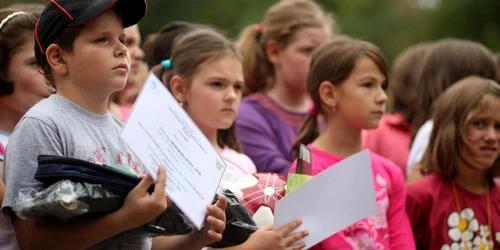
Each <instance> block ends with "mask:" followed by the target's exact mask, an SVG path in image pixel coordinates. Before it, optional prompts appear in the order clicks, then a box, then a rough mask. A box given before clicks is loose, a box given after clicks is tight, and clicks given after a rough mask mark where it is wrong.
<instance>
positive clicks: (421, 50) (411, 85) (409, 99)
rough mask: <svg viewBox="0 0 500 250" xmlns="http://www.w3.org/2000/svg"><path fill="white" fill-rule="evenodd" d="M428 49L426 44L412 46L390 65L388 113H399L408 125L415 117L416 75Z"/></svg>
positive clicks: (417, 82)
mask: <svg viewBox="0 0 500 250" xmlns="http://www.w3.org/2000/svg"><path fill="white" fill-rule="evenodd" d="M428 48H429V44H427V43H421V44H416V45H413V46H411V47H409V48H407V49H405V50H404V51H403V52H401V53H400V54H399V55H398V56H397V57H396V59H395V60H394V63H393V65H392V75H391V90H392V91H391V95H390V97H389V98H390V102H389V103H390V107H389V111H390V112H392V113H400V114H401V115H402V116H403V118H404V119H405V121H407V122H409V123H411V121H412V119H413V116H414V115H415V110H414V109H413V108H414V105H413V103H414V102H415V101H416V98H417V95H416V88H417V85H418V84H419V81H418V79H417V73H418V70H419V69H420V67H421V64H422V61H423V58H424V55H425V52H426V51H427V49H428Z"/></svg>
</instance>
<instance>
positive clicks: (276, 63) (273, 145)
mask: <svg viewBox="0 0 500 250" xmlns="http://www.w3.org/2000/svg"><path fill="white" fill-rule="evenodd" d="M332 26H333V20H332V18H331V16H330V15H328V14H326V13H325V12H324V11H323V10H322V9H321V8H320V7H319V6H318V5H317V4H316V3H315V2H314V1H310V0H287V1H279V2H278V3H276V4H275V5H274V6H272V7H271V8H270V9H269V10H268V11H267V12H266V14H265V16H264V20H263V21H262V23H260V24H255V25H250V26H249V27H247V28H246V29H244V30H243V32H242V34H241V37H240V39H239V41H238V43H237V47H238V49H239V51H240V53H241V55H242V58H243V61H242V63H243V72H244V79H245V87H244V89H243V96H246V97H245V98H244V99H243V101H242V103H241V108H240V113H239V114H238V117H237V119H236V126H237V130H238V134H239V135H240V140H241V144H242V146H243V152H244V153H245V154H246V155H248V156H249V157H250V158H251V159H252V160H253V161H254V162H255V164H256V166H257V170H258V171H259V172H275V173H279V174H283V175H285V174H286V173H288V170H289V168H290V163H291V160H290V149H291V146H292V143H293V140H294V139H295V137H296V136H297V132H298V130H299V128H300V125H301V124H302V122H303V121H304V120H305V119H306V117H307V106H308V104H309V103H310V97H309V95H308V94H307V91H306V84H305V82H306V77H307V73H308V71H309V62H310V60H311V55H312V52H313V51H315V50H316V49H317V48H319V47H320V46H321V45H323V44H325V43H326V42H327V41H328V40H329V38H330V36H331V30H332Z"/></svg>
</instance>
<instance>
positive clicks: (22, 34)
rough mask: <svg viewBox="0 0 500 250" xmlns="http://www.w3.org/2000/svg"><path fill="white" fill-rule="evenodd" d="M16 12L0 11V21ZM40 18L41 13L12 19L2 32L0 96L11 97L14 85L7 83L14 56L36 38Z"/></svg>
mask: <svg viewBox="0 0 500 250" xmlns="http://www.w3.org/2000/svg"><path fill="white" fill-rule="evenodd" d="M16 11H17V10H13V9H2V10H0V20H3V19H4V18H6V17H7V16H8V15H10V14H12V13H14V12H16ZM39 17H40V12H26V13H25V14H21V15H17V16H15V17H13V18H11V19H10V20H9V21H8V22H7V23H5V24H4V25H3V27H2V29H1V30H0V65H1V67H0V96H4V95H10V94H12V92H13V91H14V83H12V82H9V81H7V72H8V70H9V69H8V68H9V65H10V62H11V60H12V56H13V55H14V54H15V53H16V52H17V50H18V49H19V47H20V46H22V45H23V44H24V43H26V42H27V41H28V39H29V38H31V37H33V36H34V32H35V25H36V22H37V20H38V18H39Z"/></svg>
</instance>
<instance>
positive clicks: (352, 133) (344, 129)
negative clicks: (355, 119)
mask: <svg viewBox="0 0 500 250" xmlns="http://www.w3.org/2000/svg"><path fill="white" fill-rule="evenodd" d="M312 145H313V146H315V147H317V148H319V149H321V150H323V151H326V152H329V153H331V154H335V155H338V156H342V157H349V156H351V155H353V154H355V153H358V152H359V151H361V150H362V147H361V130H360V129H356V128H353V127H352V126H350V125H348V124H346V123H345V122H344V121H342V120H340V119H339V118H337V117H332V119H330V121H328V122H327V125H326V128H325V130H324V131H323V133H321V134H320V136H319V137H318V138H317V139H316V140H314V142H313V143H312Z"/></svg>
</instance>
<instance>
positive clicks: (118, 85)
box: [67, 11, 130, 95]
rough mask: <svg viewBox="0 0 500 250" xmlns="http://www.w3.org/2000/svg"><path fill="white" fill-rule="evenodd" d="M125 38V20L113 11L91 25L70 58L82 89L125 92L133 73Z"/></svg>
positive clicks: (72, 72)
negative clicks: (129, 77) (130, 74)
mask: <svg viewBox="0 0 500 250" xmlns="http://www.w3.org/2000/svg"><path fill="white" fill-rule="evenodd" d="M125 39H126V35H125V33H124V30H123V25H122V21H121V19H120V18H119V17H118V15H116V14H115V12H113V11H108V12H106V13H104V14H103V15H101V16H100V17H99V18H97V19H96V20H94V21H91V22H89V23H88V24H87V25H86V26H85V28H84V29H83V30H82V32H81V33H80V35H79V36H78V37H77V38H76V39H75V42H74V44H73V53H71V54H68V55H67V65H68V70H69V76H70V78H71V80H72V81H73V82H76V83H77V85H79V86H78V87H79V88H80V89H87V90H92V91H96V92H99V93H103V94H107V95H109V94H111V93H112V92H114V91H119V90H121V89H123V88H124V87H125V84H126V82H127V77H128V75H129V72H130V56H129V54H128V52H127V47H126V46H125V45H124V42H125ZM106 90H107V91H106Z"/></svg>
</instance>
